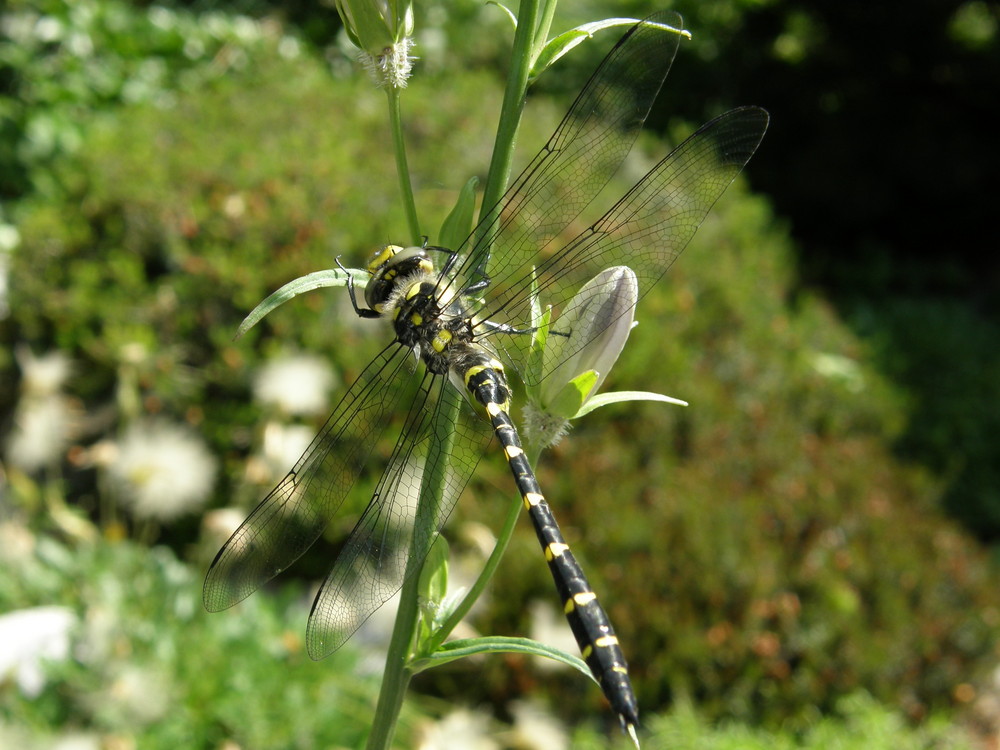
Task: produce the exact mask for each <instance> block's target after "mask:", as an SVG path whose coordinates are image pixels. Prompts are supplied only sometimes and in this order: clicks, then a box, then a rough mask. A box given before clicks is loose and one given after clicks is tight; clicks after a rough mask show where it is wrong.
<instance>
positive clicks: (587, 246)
mask: <svg viewBox="0 0 1000 750" xmlns="http://www.w3.org/2000/svg"><path fill="white" fill-rule="evenodd" d="M682 28H683V27H682V21H681V18H680V16H679V15H678V14H676V13H674V12H671V11H664V12H660V13H656V14H654V15H652V16H650V17H648V18H646V19H644V20H643V21H640V22H638V23H636V24H635V25H634V26H632V27H631V28H630V29H629V30H628V31H627V32H626V33H625V34H624V35H623V36H622V37H621V39H620V40H619V41H618V43H617V44H616V45H615V47H614V48H613V49H612V50H611V51H610V52H609V53H608V55H607V56H606V57H605V58H604V60H603V61H602V62H601V63H600V65H599V66H598V68H597V69H596V71H595V72H594V73H593V75H592V76H591V77H590V79H589V80H588V82H587V83H586V85H585V86H584V87H583V89H582V90H581V92H580V93H579V95H578V96H577V97H576V99H575V101H574V102H573V104H572V105H571V106H570V108H569V111H568V112H567V113H566V115H565V117H564V118H563V119H562V121H561V122H560V124H559V125H558V127H557V128H556V130H555V132H554V133H553V134H552V136H551V137H550V138H549V140H548V141H547V142H546V144H545V145H544V146H543V147H542V149H541V150H540V151H539V152H538V153H537V154H536V155H535V156H534V158H532V159H531V161H530V162H529V163H528V165H527V166H526V167H525V168H524V170H523V171H522V172H521V174H520V176H519V177H517V178H516V179H515V180H514V181H513V183H512V184H511V185H510V187H509V188H508V189H507V191H506V192H505V194H504V195H503V197H502V198H501V199H500V201H498V202H497V204H496V205H495V206H493V207H492V208H490V209H489V210H488V211H486V212H485V213H484V214H483V217H482V219H481V221H480V223H479V224H478V225H477V227H476V228H475V229H474V230H473V232H472V233H471V234H470V236H469V238H468V239H467V240H466V241H465V242H464V243H462V245H461V246H460V247H458V248H455V249H446V248H441V247H435V246H427V245H426V243H425V246H422V247H403V246H399V245H387V246H384V247H382V248H379V249H378V250H376V251H375V252H374V254H373V255H372V256H371V258H370V260H369V262H368V265H367V268H366V271H367V273H368V278H367V284H366V285H365V287H364V298H363V303H359V301H358V299H357V293H356V291H355V289H354V286H353V285H349V292H350V295H351V300H352V302H353V304H354V309H355V311H356V312H357V314H358V315H360V316H361V317H362V318H377V319H384V320H387V321H389V322H390V324H391V327H392V331H393V334H394V335H393V337H392V340H391V341H389V342H388V343H387V344H386V346H385V347H384V348H383V349H382V350H381V351H380V352H379V354H377V355H376V356H375V358H374V359H373V360H372V361H371V362H370V363H369V364H368V365H367V367H365V369H364V370H363V371H362V372H361V374H360V375H359V376H358V378H357V380H356V381H355V382H354V383H353V385H351V386H350V388H348V389H347V391H346V392H345V393H344V395H343V396H342V398H341V399H340V401H339V403H338V404H337V405H336V407H335V408H334V410H333V413H332V414H331V415H330V417H329V419H328V420H327V421H326V423H325V424H324V425H323V427H322V428H321V429H320V431H319V433H318V434H317V435H316V437H315V439H314V440H313V441H312V443H311V444H310V445H309V446H308V447H307V448H306V450H305V452H304V453H303V454H302V456H301V458H299V460H298V461H297V462H296V463H295V465H294V466H293V467H292V469H291V470H290V471H289V472H288V474H287V476H285V477H284V479H282V480H281V481H280V482H279V483H278V485H277V486H276V487H275V488H274V489H273V490H271V491H270V492H269V493H268V494H267V496H266V497H265V498H264V499H263V500H262V501H261V502H260V504H259V505H258V506H257V507H256V508H255V509H254V510H253V512H252V513H251V514H250V515H249V517H248V518H247V519H246V520H245V521H244V522H243V524H242V525H241V526H240V527H239V528H238V529H237V530H236V531H235V533H234V534H233V535H232V537H231V538H230V539H229V541H228V542H226V544H225V545H224V546H223V547H222V549H221V550H220V551H219V553H218V555H217V556H216V558H215V560H214V562H213V563H212V565H211V567H210V569H209V571H208V574H207V577H206V580H205V585H204V596H203V599H204V603H205V606H206V608H207V609H208V610H210V611H219V610H222V609H225V608H228V607H231V606H233V605H234V604H236V603H237V602H239V601H241V600H243V599H244V598H246V597H247V596H249V595H250V594H252V593H253V592H254V591H256V590H257V589H259V588H260V587H261V586H262V585H264V584H265V583H266V582H268V581H269V580H271V579H272V578H273V577H274V576H276V575H278V574H279V573H280V572H282V571H283V570H285V569H286V568H287V567H288V566H289V565H291V564H292V563H293V562H294V561H295V560H297V559H298V558H299V557H300V556H301V555H302V554H303V553H304V552H305V551H306V550H307V549H308V548H309V547H310V546H311V545H312V544H313V543H314V542H315V541H316V540H317V539H318V538H319V537H320V536H321V535H322V534H323V533H324V531H325V530H326V529H327V527H328V526H329V524H330V523H331V521H332V520H333V519H334V518H336V517H337V516H338V514H339V513H340V511H341V509H342V507H343V505H344V501H345V499H347V498H348V497H350V496H351V495H352V490H353V489H354V487H355V484H356V481H357V478H358V476H359V475H360V474H361V473H362V472H365V473H368V472H370V471H371V470H372V468H373V467H375V470H376V471H380V472H381V473H380V475H378V476H380V478H379V479H378V481H377V483H376V486H375V489H374V491H373V493H372V494H371V497H370V499H369V501H368V504H367V506H366V508H365V510H364V511H363V513H362V514H361V517H360V519H359V520H358V521H357V523H356V525H355V526H354V528H353V530H352V531H351V533H350V535H349V536H348V538H347V540H346V542H345V544H344V546H343V548H342V549H341V552H340V553H339V556H338V557H337V559H336V561H335V562H334V563H333V566H332V567H331V569H330V571H329V573H328V575H327V576H326V579H325V580H324V582H323V584H322V586H321V587H320V589H319V592H318V593H317V595H316V598H315V600H314V602H313V606H312V610H311V612H310V614H309V619H308V623H307V626H306V646H307V650H308V653H309V655H310V656H311V657H313V658H315V659H321V658H323V657H325V656H327V655H329V654H331V653H332V652H334V651H336V650H337V649H339V648H340V647H341V646H342V645H343V644H344V643H345V642H346V641H347V640H348V639H349V638H350V637H351V635H352V634H353V633H354V632H355V631H356V630H357V629H358V628H359V627H360V626H361V624H362V623H364V622H365V620H367V619H368V617H370V616H371V615H372V614H373V613H374V612H375V611H376V610H377V609H378V608H379V607H381V606H382V605H383V604H384V603H385V602H386V601H387V600H388V599H389V598H391V597H392V596H393V595H394V594H395V593H396V592H397V591H398V590H399V589H400V588H401V586H402V585H403V582H404V580H405V579H406V577H407V576H408V575H412V571H414V570H415V569H417V568H419V565H414V564H413V562H414V561H413V560H411V558H413V557H414V556H421V555H426V548H422V549H417V548H416V547H415V545H414V543H413V540H414V539H416V538H428V535H430V536H433V535H435V534H437V533H439V532H440V531H441V529H442V527H443V525H444V523H445V521H446V520H447V518H448V516H449V515H450V513H451V511H452V509H453V508H454V506H455V504H456V502H457V500H458V498H459V495H461V494H462V492H463V490H464V489H465V487H466V486H467V484H468V483H469V481H470V479H471V477H472V476H473V474H474V472H475V469H476V466H477V464H478V463H479V460H480V458H481V456H482V455H483V454H484V453H485V452H486V451H487V450H488V449H489V446H490V444H491V443H492V442H494V441H495V442H496V443H498V444H499V446H500V448H501V449H502V451H503V454H504V456H505V458H506V460H507V462H508V464H509V465H510V469H511V472H512V474H513V477H514V482H515V484H516V487H517V490H518V492H519V493H520V496H521V499H522V501H523V504H524V507H525V508H526V509H527V511H528V514H529V516H530V519H531V522H532V525H533V527H534V530H535V532H536V535H537V537H538V540H539V543H540V544H541V547H542V550H543V552H544V554H545V558H546V561H547V564H548V567H549V569H550V572H551V574H552V577H553V580H554V582H555V585H556V589H557V592H558V595H559V597H560V601H561V604H562V605H563V609H564V611H565V613H566V617H567V619H568V621H569V625H570V627H571V629H572V631H573V633H574V636H575V638H576V641H577V643H578V645H579V647H580V650H581V653H582V656H583V657H584V660H585V661H586V663H587V665H588V666H589V668H590V670H591V672H592V673H593V675H594V677H595V678H596V680H597V681H598V683H599V684H600V686H601V688H602V690H603V692H604V694H605V696H606V698H607V700H608V702H609V703H610V705H611V707H612V709H613V710H614V712H615V713H616V714H617V716H618V718H619V720H620V722H621V725H622V727H623V729H624V730H625V731H626V732H627V733H628V734H630V735H631V737H632V739H633V740H634V741H635V742H636V745H638V740H637V739H636V727H637V726H638V722H639V710H638V703H637V700H636V697H635V694H634V691H633V688H632V685H631V682H630V679H629V674H628V667H627V663H626V660H625V656H624V653H623V651H622V648H621V645H620V643H619V641H618V637H617V635H616V634H615V631H614V629H613V627H612V625H611V622H610V620H609V618H608V615H607V613H606V612H605V610H604V608H603V607H602V606H601V604H600V601H599V599H598V597H597V595H596V594H595V593H594V591H593V589H592V588H591V586H590V584H589V582H588V581H587V578H586V576H585V575H584V572H583V570H582V568H581V567H580V565H579V563H578V562H577V560H576V558H575V557H574V555H573V553H572V551H571V550H570V548H569V546H568V545H567V543H566V541H565V539H564V538H563V536H562V534H561V533H560V530H559V526H558V524H557V522H556V519H555V516H554V514H553V511H552V508H551V507H550V505H549V503H548V501H547V500H546V498H545V496H544V494H543V493H542V490H541V488H540V486H539V484H538V481H537V479H536V477H535V474H534V471H533V469H532V467H531V465H530V463H529V461H528V459H527V457H526V455H525V452H524V449H523V448H522V444H521V440H520V436H519V432H518V429H517V426H516V424H515V421H514V419H513V417H512V416H511V404H512V401H513V388H512V386H511V380H510V379H509V378H508V371H513V372H515V373H517V374H518V376H519V379H520V381H521V382H522V384H523V385H524V386H526V387H530V386H537V385H539V384H540V383H541V382H543V381H544V379H545V378H546V377H549V376H550V375H551V374H552V373H553V371H554V370H556V369H557V368H558V367H559V365H560V364H562V363H563V362H565V361H566V360H567V359H568V358H569V357H571V356H573V355H574V354H576V353H577V352H578V351H580V349H582V348H583V347H584V346H586V345H587V344H588V343H589V342H590V341H592V340H593V339H594V338H595V337H597V336H599V335H600V334H601V333H602V331H603V330H604V329H605V328H606V327H607V326H610V325H612V324H613V323H614V320H613V316H612V317H609V318H608V319H606V320H596V319H592V320H585V321H577V324H576V326H577V330H584V331H586V334H585V335H576V336H574V335H572V332H570V331H559V312H560V311H562V310H564V309H566V307H567V305H569V304H570V301H571V300H572V298H573V297H574V295H575V294H576V293H577V292H578V290H579V289H581V287H582V286H583V285H584V283H585V282H586V281H587V280H589V279H590V278H592V277H594V276H595V274H598V273H599V272H601V271H603V270H605V269H607V268H609V267H612V266H628V267H629V268H630V269H632V271H633V272H634V274H635V279H636V282H637V284H638V298H639V299H641V297H642V296H643V295H644V294H646V293H647V292H648V291H649V290H650V289H651V288H652V287H653V286H654V285H655V284H656V283H657V282H658V281H659V280H660V279H661V278H662V277H663V276H664V274H665V273H666V272H667V269H668V268H669V267H670V266H671V264H672V263H673V262H674V261H675V260H676V259H677V257H678V256H679V255H680V253H681V252H682V250H683V249H684V248H685V246H686V245H687V244H688V242H689V241H690V239H691V238H692V236H693V235H694V234H695V232H696V230H697V229H698V227H699V225H700V224H701V223H702V221H703V220H704V218H705V216H706V214H707V213H708V212H709V210H710V209H711V208H712V206H713V205H714V204H715V202H716V201H717V200H718V198H719V197H720V196H721V195H722V193H723V192H724V191H725V190H726V188H727V187H728V186H729V184H730V183H731V182H732V181H733V180H734V179H735V178H736V176H737V175H738V174H739V172H740V171H741V170H742V169H743V167H744V166H745V165H746V163H747V162H748V161H749V159H750V158H751V156H752V155H753V154H754V152H755V150H756V149H757V147H758V145H759V144H760V142H761V139H762V138H763V136H764V133H765V131H766V129H767V125H768V120H769V116H768V114H767V112H766V111H765V110H763V109H761V108H759V107H752V106H751V107H740V108H737V109H733V110H731V111H729V112H726V113H725V114H723V115H721V116H719V117H717V118H715V119H713V120H711V121H710V122H708V123H707V124H705V125H703V126H702V127H701V128H700V129H698V130H697V131H696V132H695V133H694V134H692V135H691V136H690V137H689V138H687V139H686V140H685V141H684V142H682V143H681V144H680V145H679V146H677V147H676V148H675V149H674V150H673V151H672V152H671V153H670V154H668V155H667V156H666V157H665V158H664V159H663V160H662V161H660V162H659V163H658V164H656V166H654V167H653V168H652V169H651V170H650V171H649V172H648V173H647V174H646V175H645V176H644V177H643V178H642V179H641V180H639V181H638V182H637V183H636V184H635V185H634V186H633V187H632V188H631V189H630V190H629V191H628V192H626V193H625V194H624V195H623V196H622V197H621V198H620V199H619V200H618V201H617V202H616V203H614V205H612V206H611V208H610V209H608V210H607V211H606V212H605V213H604V214H603V215H602V216H601V217H600V218H598V219H597V220H596V221H594V222H592V223H590V224H589V225H588V226H587V227H586V228H585V229H584V230H583V231H582V232H580V233H578V234H577V235H576V236H575V237H574V238H573V239H570V240H569V241H568V242H563V241H561V240H560V238H561V236H562V235H563V234H564V233H565V232H566V230H567V228H568V227H569V226H570V225H571V223H573V222H574V221H575V220H576V219H577V218H578V217H579V216H580V215H581V213H582V212H584V211H585V209H587V207H588V206H589V205H590V204H591V203H592V202H593V201H594V199H595V198H596V197H597V196H598V194H599V193H600V192H601V190H602V189H603V188H604V186H605V185H606V184H607V183H608V181H609V180H610V178H611V177H612V175H613V174H614V172H615V171H616V170H617V169H618V168H619V167H620V166H621V164H622V162H623V161H624V159H625V157H626V155H627V154H628V153H629V151H630V149H631V147H632V145H633V143H634V141H635V139H636V137H637V136H638V134H639V132H640V130H641V128H642V126H643V124H644V122H645V120H646V117H647V115H648V114H649V111H650V108H651V107H652V104H653V102H654V100H655V99H656V97H657V95H658V93H659V91H660V89H661V87H662V85H663V82H664V80H665V79H666V76H667V73H668V72H669V70H670V67H671V65H672V63H673V59H674V56H675V54H676V51H677V48H678V43H679V39H680V34H679V33H678V32H679V30H680V29H682ZM539 300H541V301H543V302H544V303H545V305H547V306H549V307H550V309H551V310H552V311H553V313H554V317H553V321H554V322H553V324H552V329H553V331H554V333H555V334H556V335H558V336H562V337H563V340H562V342H561V344H562V346H561V348H560V352H561V354H560V355H559V356H558V357H556V358H555V360H553V361H547V362H546V364H545V365H544V366H541V367H539V365H538V360H537V357H533V356H532V350H531V346H530V345H528V344H527V343H526V342H527V341H529V340H530V339H531V338H532V335H531V334H532V333H533V332H534V331H536V330H537V326H536V322H537V316H536V314H535V313H534V312H533V311H534V310H536V309H537V307H536V306H537V305H538V302H539ZM595 315H596V313H595ZM456 394H461V397H460V398H459V400H461V402H462V403H461V405H460V408H459V414H458V419H457V421H455V420H450V421H449V420H447V419H440V418H439V417H441V416H442V414H443V413H444V411H445V410H447V409H448V408H449V407H448V405H449V404H453V403H454V401H453V400H454V399H455V398H456V397H457V396H456ZM397 416H398V417H400V418H399V419H394V418H395V417H397ZM389 431H395V432H391V433H390V432H389ZM392 435H394V436H395V441H394V442H393V441H392V439H391V437H392ZM380 441H381V443H382V444H383V445H384V444H386V442H388V444H392V445H393V448H392V450H391V452H390V453H389V454H388V456H385V455H384V454H385V452H384V451H383V452H379V451H378V450H376V446H377V445H379V444H380ZM425 477H438V480H437V481H439V482H440V490H441V492H440V493H439V494H440V496H441V499H440V502H438V504H437V505H436V507H435V508H434V509H433V512H432V513H430V514H425V516H426V517H423V518H421V517H420V516H419V515H418V514H417V513H416V505H417V499H418V498H419V497H420V494H421V489H422V488H423V483H424V482H425V481H428V480H426V479H425ZM622 512H627V511H626V510H625V509H623V511H622ZM421 535H422V536H421ZM416 562H422V559H419V560H416Z"/></svg>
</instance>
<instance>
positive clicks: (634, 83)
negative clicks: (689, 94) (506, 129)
mask: <svg viewBox="0 0 1000 750" xmlns="http://www.w3.org/2000/svg"><path fill="white" fill-rule="evenodd" d="M682 23H683V22H682V21H681V17H680V16H679V15H678V14H677V13H674V12H672V11H664V12H661V13H657V14H655V15H653V16H650V17H649V18H648V19H646V20H645V21H644V22H643V23H640V24H637V25H636V26H634V27H633V28H632V29H631V30H630V31H629V32H628V33H627V34H625V35H624V36H623V37H622V39H621V40H620V41H619V42H618V44H616V45H615V47H614V49H612V50H611V52H610V53H608V56H607V57H605V58H604V61H603V62H602V63H601V65H600V67H598V69H597V70H596V71H595V72H594V74H593V75H592V76H591V78H590V80H589V81H588V82H587V85H586V86H584V88H583V90H582V91H581V92H580V94H579V96H577V98H576V101H574V102H573V105H572V106H571V107H570V109H569V111H568V112H567V113H566V116H565V117H564V118H563V120H562V122H561V123H560V124H559V126H558V127H557V128H556V131H555V133H553V134H552V137H551V138H550V139H549V141H548V143H546V144H545V146H544V147H543V148H542V150H541V151H539V152H538V153H537V154H536V155H535V157H534V158H533V159H532V160H531V161H530V162H529V164H528V166H527V167H525V169H524V171H522V172H521V174H520V176H519V177H518V178H517V179H516V180H515V181H514V183H513V184H512V185H511V186H510V187H509V188H508V190H507V192H506V193H505V194H504V196H503V198H501V199H500V201H499V202H498V203H497V205H496V206H494V208H493V209H492V210H491V211H490V212H489V213H487V214H486V215H485V217H484V218H483V220H482V221H481V222H480V223H479V226H478V227H477V228H476V229H475V230H474V231H473V233H472V235H471V236H470V238H469V240H468V241H467V242H466V246H465V247H463V248H462V249H461V250H460V251H459V259H460V260H459V262H458V263H457V264H456V265H455V270H456V273H455V274H454V276H451V277H450V278H449V280H448V281H449V282H450V283H452V284H453V286H454V288H457V289H463V288H465V287H466V286H467V285H468V284H469V283H474V282H477V281H479V280H480V279H481V277H482V275H483V271H482V269H481V268H479V267H478V266H479V265H480V263H481V261H482V258H483V257H485V255H486V250H487V248H491V253H492V254H491V256H490V261H489V264H488V269H487V273H488V275H493V274H495V273H496V272H497V271H498V270H500V271H502V270H503V269H505V268H512V267H524V266H527V265H530V264H531V263H532V262H533V259H534V258H535V257H536V256H537V255H538V253H539V251H540V250H541V248H543V247H545V246H546V245H547V244H548V243H549V242H550V241H551V240H552V239H553V238H554V237H555V236H557V235H558V234H559V233H560V232H562V231H563V230H564V229H565V228H566V227H567V226H568V225H569V223H570V222H571V221H572V220H573V219H575V218H576V217H577V216H578V215H579V214H580V212H581V211H583V210H584V209H585V208H586V207H587V206H588V205H589V204H590V203H591V201H593V199H594V197H595V196H596V195H597V194H598V193H599V192H600V191H601V188H603V187H604V186H605V185H606V184H607V183H608V180H610V179H611V176H612V175H613V174H614V173H615V171H616V170H617V169H618V167H619V166H620V165H621V163H622V161H624V159H625V157H626V156H627V155H628V152H629V150H630V149H631V148H632V144H633V143H634V142H635V139H636V137H637V136H638V135H639V131H640V130H642V124H643V123H644V122H645V121H646V116H647V115H648V114H649V109H650V107H652V105H653V101H654V100H655V99H656V95H657V94H658V93H659V91H660V88H661V87H662V85H663V82H664V80H665V79H666V77H667V73H668V72H670V66H671V64H672V63H673V60H674V55H675V54H676V53H677V47H678V44H679V43H680V38H681V36H680V34H679V33H674V32H673V31H670V30H668V28H665V27H669V29H677V30H678V31H679V30H680V29H681V27H682Z"/></svg>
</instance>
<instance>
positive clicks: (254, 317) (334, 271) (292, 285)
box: [234, 268, 368, 339]
mask: <svg viewBox="0 0 1000 750" xmlns="http://www.w3.org/2000/svg"><path fill="white" fill-rule="evenodd" d="M348 275H350V276H353V277H354V281H355V283H356V284H358V283H359V282H360V286H362V287H363V286H364V285H365V284H366V283H367V281H368V274H367V272H365V271H362V270H361V269H358V268H351V269H349V270H347V271H345V270H344V269H341V268H329V269H327V270H325V271H316V272H314V273H310V274H306V275H305V276H300V277H299V278H297V279H295V280H294V281H289V282H288V283H287V284H285V285H284V286H283V287H281V289H279V290H278V291H276V292H274V293H273V294H271V295H270V296H269V297H268V298H267V299H265V300H264V301H263V302H261V303H260V304H259V305H257V307H255V308H254V309H253V311H252V312H251V313H250V314H249V315H247V316H246V317H245V318H244V319H243V322H242V323H240V327H239V328H238V329H237V330H236V336H235V337H234V338H237V339H238V338H239V337H240V336H242V335H243V334H244V333H246V332H247V331H249V330H250V329H251V328H253V327H254V326H255V325H257V323H259V322H260V320H261V318H263V317H264V316H265V315H267V314H268V313H270V312H271V311H272V310H273V309H274V308H276V307H278V306H279V305H283V304H285V303H286V302H288V300H290V299H291V298H292V297H295V296H297V295H299V294H302V293H303V292H310V291H312V290H313V289H319V288H320V287H324V286H347V278H348Z"/></svg>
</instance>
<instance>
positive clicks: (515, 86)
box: [476, 0, 538, 265]
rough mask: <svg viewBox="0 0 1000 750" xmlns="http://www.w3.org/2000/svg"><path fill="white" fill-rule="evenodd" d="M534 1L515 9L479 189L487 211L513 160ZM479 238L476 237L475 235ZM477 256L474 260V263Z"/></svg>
mask: <svg viewBox="0 0 1000 750" xmlns="http://www.w3.org/2000/svg"><path fill="white" fill-rule="evenodd" d="M537 19H538V0H522V1H521V4H520V6H519V8H518V19H517V31H515V32H514V46H513V49H512V50H511V69H510V73H509V74H508V75H507V86H506V88H505V89H504V94H503V103H502V104H501V106H500V122H499V123H498V124H497V136H496V140H495V141H494V142H493V156H492V158H491V159H490V170H489V172H488V173H487V176H486V187H485V188H484V190H483V210H484V211H491V210H493V208H494V207H495V206H496V205H497V203H499V201H500V198H501V197H503V194H504V191H505V190H506V189H507V181H508V180H509V179H510V169H511V164H512V163H513V160H514V145H515V144H516V143H517V130H518V126H519V125H520V123H521V112H522V111H523V110H524V99H525V95H526V94H527V91H528V76H529V75H530V73H531V65H532V62H533V57H532V54H533V51H534V48H535V44H536V42H535V40H536V36H537V31H536V26H537ZM477 239H479V238H477ZM482 252H484V253H488V252H489V245H488V244H484V245H483V246H482ZM480 260H481V259H478V258H477V259H476V265H478V264H479V262H480Z"/></svg>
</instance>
